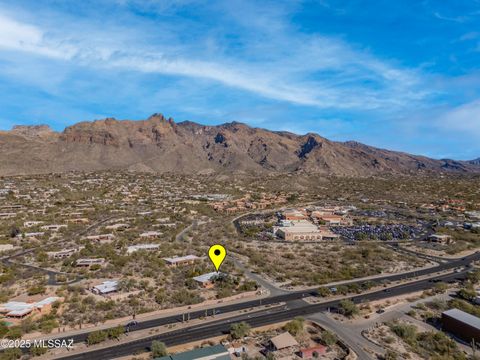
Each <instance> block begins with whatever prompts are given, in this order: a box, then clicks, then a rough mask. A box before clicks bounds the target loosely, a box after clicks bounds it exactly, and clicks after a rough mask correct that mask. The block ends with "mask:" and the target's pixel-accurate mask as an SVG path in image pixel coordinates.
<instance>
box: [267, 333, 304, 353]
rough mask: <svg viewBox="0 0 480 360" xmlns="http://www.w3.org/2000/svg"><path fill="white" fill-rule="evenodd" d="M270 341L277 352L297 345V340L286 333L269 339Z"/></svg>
mask: <svg viewBox="0 0 480 360" xmlns="http://www.w3.org/2000/svg"><path fill="white" fill-rule="evenodd" d="M270 341H271V343H272V344H273V346H275V348H276V349H277V350H280V349H285V348H288V347H292V346H297V345H298V342H297V340H295V338H294V337H293V336H292V335H291V334H290V333H289V332H288V331H287V332H284V333H283V334H280V335H277V336H275V337H273V338H271V339H270Z"/></svg>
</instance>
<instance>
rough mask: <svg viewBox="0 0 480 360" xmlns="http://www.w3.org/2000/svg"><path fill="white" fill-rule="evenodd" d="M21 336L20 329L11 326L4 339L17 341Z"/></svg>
mask: <svg viewBox="0 0 480 360" xmlns="http://www.w3.org/2000/svg"><path fill="white" fill-rule="evenodd" d="M22 335H23V332H22V329H21V328H20V327H19V326H12V327H11V328H10V329H9V330H8V332H7V334H6V337H7V338H9V339H19V338H21V337H22Z"/></svg>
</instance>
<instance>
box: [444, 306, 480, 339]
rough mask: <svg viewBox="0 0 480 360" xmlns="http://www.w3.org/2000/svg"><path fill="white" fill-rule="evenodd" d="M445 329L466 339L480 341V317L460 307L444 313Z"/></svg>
mask: <svg viewBox="0 0 480 360" xmlns="http://www.w3.org/2000/svg"><path fill="white" fill-rule="evenodd" d="M442 328H443V330H444V331H447V332H449V333H450V334H452V335H454V336H456V337H458V338H460V339H462V340H464V341H466V342H471V341H472V340H475V342H476V343H480V318H478V317H476V316H473V315H470V314H469V313H466V312H465V311H462V310H459V309H450V310H447V311H444V312H443V313H442Z"/></svg>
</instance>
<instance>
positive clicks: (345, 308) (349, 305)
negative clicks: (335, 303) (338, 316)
mask: <svg viewBox="0 0 480 360" xmlns="http://www.w3.org/2000/svg"><path fill="white" fill-rule="evenodd" d="M340 311H341V312H342V314H344V315H345V316H347V317H352V316H355V315H357V314H358V313H359V312H360V311H359V309H358V307H357V305H355V304H354V303H353V301H351V300H348V299H345V300H342V301H340Z"/></svg>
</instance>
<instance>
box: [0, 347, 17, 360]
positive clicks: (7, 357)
mask: <svg viewBox="0 0 480 360" xmlns="http://www.w3.org/2000/svg"><path fill="white" fill-rule="evenodd" d="M21 357H22V350H20V349H19V348H9V349H7V350H5V351H4V352H2V353H1V354H0V360H16V359H20V358H21Z"/></svg>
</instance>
